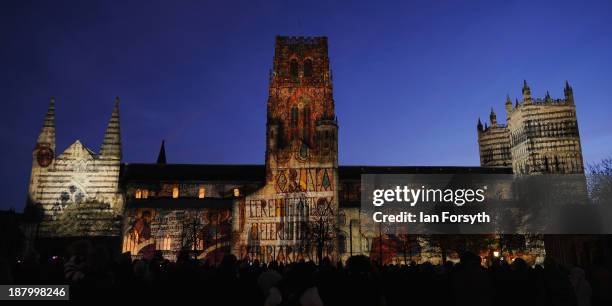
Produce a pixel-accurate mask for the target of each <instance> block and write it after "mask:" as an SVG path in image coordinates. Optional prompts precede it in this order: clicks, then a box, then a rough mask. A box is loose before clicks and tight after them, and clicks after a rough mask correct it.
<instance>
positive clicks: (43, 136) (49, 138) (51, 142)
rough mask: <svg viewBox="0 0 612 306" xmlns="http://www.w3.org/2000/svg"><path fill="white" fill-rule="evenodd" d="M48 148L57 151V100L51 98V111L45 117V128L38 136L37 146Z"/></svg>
mask: <svg viewBox="0 0 612 306" xmlns="http://www.w3.org/2000/svg"><path fill="white" fill-rule="evenodd" d="M40 145H43V146H48V147H50V148H51V149H52V150H53V151H55V98H54V97H51V100H50V101H49V109H48V110H47V114H46V115H45V121H44V123H43V127H42V129H41V130H40V134H38V140H37V141H36V146H37V147H38V146H40Z"/></svg>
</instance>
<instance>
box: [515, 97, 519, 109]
mask: <svg viewBox="0 0 612 306" xmlns="http://www.w3.org/2000/svg"><path fill="white" fill-rule="evenodd" d="M518 106H519V103H518V99H516V98H515V99H514V107H518Z"/></svg>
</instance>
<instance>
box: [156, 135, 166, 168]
mask: <svg viewBox="0 0 612 306" xmlns="http://www.w3.org/2000/svg"><path fill="white" fill-rule="evenodd" d="M165 144H166V141H165V140H162V144H161V148H159V154H158V155H157V163H158V164H165V163H166V145H165Z"/></svg>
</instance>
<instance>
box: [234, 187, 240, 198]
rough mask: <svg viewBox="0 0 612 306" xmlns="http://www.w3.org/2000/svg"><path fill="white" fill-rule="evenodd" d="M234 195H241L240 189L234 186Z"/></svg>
mask: <svg viewBox="0 0 612 306" xmlns="http://www.w3.org/2000/svg"><path fill="white" fill-rule="evenodd" d="M234 196H235V197H239V196H240V189H238V188H234Z"/></svg>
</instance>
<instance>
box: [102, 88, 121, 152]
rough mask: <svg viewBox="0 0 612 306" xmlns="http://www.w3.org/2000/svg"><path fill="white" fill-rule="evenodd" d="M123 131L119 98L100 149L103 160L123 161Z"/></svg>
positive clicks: (116, 100) (116, 99)
mask: <svg viewBox="0 0 612 306" xmlns="http://www.w3.org/2000/svg"><path fill="white" fill-rule="evenodd" d="M121 157H122V156H121V129H120V126H119V97H116V98H115V106H114V107H113V113H112V115H111V118H110V120H109V122H108V126H107V127H106V133H104V141H103V143H102V148H101V149H100V158H101V159H111V160H118V161H120V160H121Z"/></svg>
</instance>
